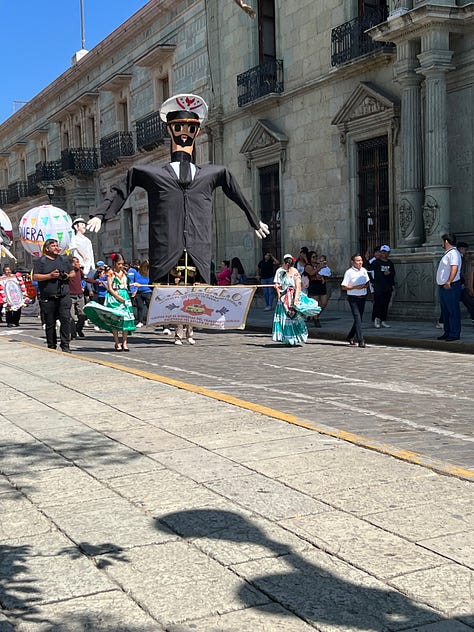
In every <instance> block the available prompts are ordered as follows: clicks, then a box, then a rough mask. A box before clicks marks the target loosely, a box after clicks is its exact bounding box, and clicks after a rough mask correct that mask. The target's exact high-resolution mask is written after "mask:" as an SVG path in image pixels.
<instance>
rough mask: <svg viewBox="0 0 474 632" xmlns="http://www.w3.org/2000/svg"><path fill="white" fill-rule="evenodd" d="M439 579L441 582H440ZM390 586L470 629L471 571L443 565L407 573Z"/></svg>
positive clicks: (473, 616) (473, 618)
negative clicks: (464, 624)
mask: <svg viewBox="0 0 474 632" xmlns="http://www.w3.org/2000/svg"><path fill="white" fill-rule="evenodd" d="M441 578H442V579H441ZM390 584H391V585H392V586H394V587H395V588H398V589H399V590H401V591H403V592H404V593H405V594H407V595H409V596H410V597H412V598H413V599H417V600H419V601H421V602H423V603H426V604H428V605H430V606H433V605H435V604H436V605H435V607H436V608H437V609H438V610H440V611H441V612H443V613H444V614H445V615H446V616H448V617H451V618H454V617H455V618H457V619H460V620H461V621H462V622H463V623H466V625H470V626H472V627H474V588H473V587H474V571H472V570H470V569H468V568H464V567H462V566H459V565H457V564H446V565H445V566H442V567H440V568H430V569H425V570H419V571H416V572H414V573H409V574H407V575H403V576H401V577H396V578H394V579H392V580H390Z"/></svg>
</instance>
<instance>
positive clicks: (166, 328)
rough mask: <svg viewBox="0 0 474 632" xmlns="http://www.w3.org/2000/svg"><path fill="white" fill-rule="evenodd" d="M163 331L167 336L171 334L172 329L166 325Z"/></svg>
mask: <svg viewBox="0 0 474 632" xmlns="http://www.w3.org/2000/svg"><path fill="white" fill-rule="evenodd" d="M162 333H163V334H164V335H165V336H171V329H168V327H165V328H164V329H163V331H162Z"/></svg>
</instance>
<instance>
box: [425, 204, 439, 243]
mask: <svg viewBox="0 0 474 632" xmlns="http://www.w3.org/2000/svg"><path fill="white" fill-rule="evenodd" d="M438 221H439V205H438V202H437V201H436V200H435V198H434V197H433V196H432V195H427V196H426V198H425V203H424V205H423V223H424V225H425V231H426V233H427V234H431V233H433V231H434V229H435V227H436V225H437V224H438Z"/></svg>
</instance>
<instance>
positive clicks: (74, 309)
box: [71, 294, 87, 338]
mask: <svg viewBox="0 0 474 632" xmlns="http://www.w3.org/2000/svg"><path fill="white" fill-rule="evenodd" d="M84 304H85V301H84V294H79V295H76V294H71V338H75V337H76V335H77V334H78V333H82V330H83V328H84V323H85V322H86V320H87V318H86V315H85V314H84Z"/></svg>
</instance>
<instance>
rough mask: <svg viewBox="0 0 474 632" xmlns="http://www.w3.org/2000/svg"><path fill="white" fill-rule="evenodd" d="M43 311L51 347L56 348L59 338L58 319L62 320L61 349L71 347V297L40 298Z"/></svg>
mask: <svg viewBox="0 0 474 632" xmlns="http://www.w3.org/2000/svg"><path fill="white" fill-rule="evenodd" d="M40 302H41V311H42V313H43V318H44V323H45V325H46V328H45V333H46V342H47V343H48V348H49V349H56V345H57V344H58V338H57V335H56V321H57V320H59V322H60V329H59V336H60V339H61V342H60V344H61V349H69V338H70V335H71V320H70V319H71V297H70V296H69V294H67V295H66V296H58V297H43V298H41V299H40Z"/></svg>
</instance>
